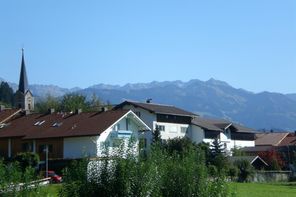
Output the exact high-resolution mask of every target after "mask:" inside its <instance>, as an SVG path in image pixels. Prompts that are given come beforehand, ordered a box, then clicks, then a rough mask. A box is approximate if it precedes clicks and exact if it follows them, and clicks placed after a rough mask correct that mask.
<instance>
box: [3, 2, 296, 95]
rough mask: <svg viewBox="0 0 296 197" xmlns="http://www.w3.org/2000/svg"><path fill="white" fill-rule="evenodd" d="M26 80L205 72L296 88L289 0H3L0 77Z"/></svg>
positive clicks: (74, 81) (179, 76)
mask: <svg viewBox="0 0 296 197" xmlns="http://www.w3.org/2000/svg"><path fill="white" fill-rule="evenodd" d="M22 47H24V49H25V61H26V68H27V74H28V79H29V83H30V84H54V85H58V86H61V87H66V88H72V87H81V88H86V87H88V86H91V85H94V84H99V83H105V84H114V85H115V84H116V85H124V84H126V83H139V82H151V81H173V80H182V81H189V80H191V79H200V80H203V81H206V80H208V79H210V78H215V79H218V80H222V81H226V82H227V83H229V84H230V85H232V86H234V87H236V88H243V89H246V90H249V91H253V92H261V91H271V92H281V93H296V1H294V0H260V1H258V0H240V1H237V0H223V1H221V0H209V1H201V0H192V1H189V0H179V1H175V0H167V1H166V0H149V1H148V0H143V1H140V0H137V1H130V0H124V1H123V0H118V1H115V0H108V1H97V0H96V1H90V0H89V1H78V0H77V1H73V0H63V1H60V0H50V1H49V0H48V1H40V0H26V1H17V0H1V1H0V77H1V78H4V79H5V80H7V81H10V82H15V83H18V80H19V72H20V62H21V48H22Z"/></svg>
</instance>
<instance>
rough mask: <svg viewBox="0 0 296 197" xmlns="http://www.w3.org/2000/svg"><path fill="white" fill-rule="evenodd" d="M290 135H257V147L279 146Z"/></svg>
mask: <svg viewBox="0 0 296 197" xmlns="http://www.w3.org/2000/svg"><path fill="white" fill-rule="evenodd" d="M287 135H289V133H260V134H256V138H257V139H256V141H255V145H256V146H278V145H279V144H280V143H281V142H282V141H283V140H284V139H285V137H286V136H287Z"/></svg>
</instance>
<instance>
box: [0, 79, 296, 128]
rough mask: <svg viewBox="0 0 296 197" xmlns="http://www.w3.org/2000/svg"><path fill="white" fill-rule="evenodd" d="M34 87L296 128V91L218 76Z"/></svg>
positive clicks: (263, 125)
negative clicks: (240, 84) (253, 87)
mask: <svg viewBox="0 0 296 197" xmlns="http://www.w3.org/2000/svg"><path fill="white" fill-rule="evenodd" d="M0 81H1V80H0ZM9 84H10V86H11V87H12V88H13V89H14V90H16V89H17V85H16V84H14V83H9ZM30 88H31V91H32V92H33V94H34V95H35V96H37V98H39V99H42V98H43V97H44V96H45V95H47V94H50V95H52V96H56V97H60V96H63V95H64V94H67V93H70V92H75V93H79V94H83V95H85V96H86V97H87V98H91V96H92V95H93V94H95V95H97V96H98V97H99V98H100V99H101V100H103V101H109V102H110V103H112V104H117V103H120V102H122V101H123V100H135V101H143V102H145V100H146V99H148V98H151V99H152V102H155V103H162V104H169V105H175V106H177V107H180V108H183V109H186V110H188V111H191V112H194V113H197V114H199V115H201V116H206V117H215V118H224V119H230V120H232V121H235V122H238V123H241V124H243V125H245V126H248V127H251V128H254V129H266V130H270V129H273V130H290V131H291V130H295V129H296V94H281V93H271V92H261V93H253V92H250V91H246V90H244V89H237V88H234V87H232V86H230V85H229V84H227V83H226V82H223V81H219V80H215V79H210V80H208V81H200V80H198V79H194V80H190V81H188V82H182V81H164V82H157V81H153V82H151V83H135V84H126V85H123V86H119V85H108V84H97V85H93V86H90V87H88V88H85V89H80V88H72V89H67V88H61V87H58V86H54V85H31V86H30Z"/></svg>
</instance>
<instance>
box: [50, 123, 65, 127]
mask: <svg viewBox="0 0 296 197" xmlns="http://www.w3.org/2000/svg"><path fill="white" fill-rule="evenodd" d="M62 124H63V123H62V122H55V123H53V124H52V127H60V126H61V125H62Z"/></svg>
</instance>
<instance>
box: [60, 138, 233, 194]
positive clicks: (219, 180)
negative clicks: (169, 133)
mask: <svg viewBox="0 0 296 197" xmlns="http://www.w3.org/2000/svg"><path fill="white" fill-rule="evenodd" d="M177 142H178V143H177ZM179 142H181V141H180V140H176V141H174V142H168V144H178V146H170V145H169V146H168V147H175V148H176V147H178V148H176V149H174V150H178V151H172V150H173V149H170V148H169V149H168V148H162V147H161V145H160V144H156V145H153V146H152V148H151V151H150V153H149V154H148V155H147V157H141V156H135V155H134V153H132V152H129V151H127V152H125V156H124V158H123V157H122V156H120V154H118V155H112V156H108V157H106V158H104V159H99V160H96V161H93V160H92V161H90V160H88V159H85V160H81V161H76V162H74V163H73V164H72V165H71V166H70V167H68V168H67V170H65V176H64V177H65V178H64V181H65V182H64V184H63V186H62V189H61V191H60V193H59V195H60V196H71V197H72V196H139V197H141V196H164V197H166V196H201V197H203V196H204V197H208V196H221V197H223V196H227V195H228V194H229V193H228V189H227V188H228V187H227V184H226V182H225V179H224V177H222V176H217V175H215V176H213V177H211V178H209V176H208V170H207V167H206V165H205V158H204V153H203V151H199V149H197V148H196V146H194V145H193V144H187V143H186V146H185V147H180V146H179ZM182 143H183V142H182ZM182 143H181V144H182ZM181 152H182V154H181Z"/></svg>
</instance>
